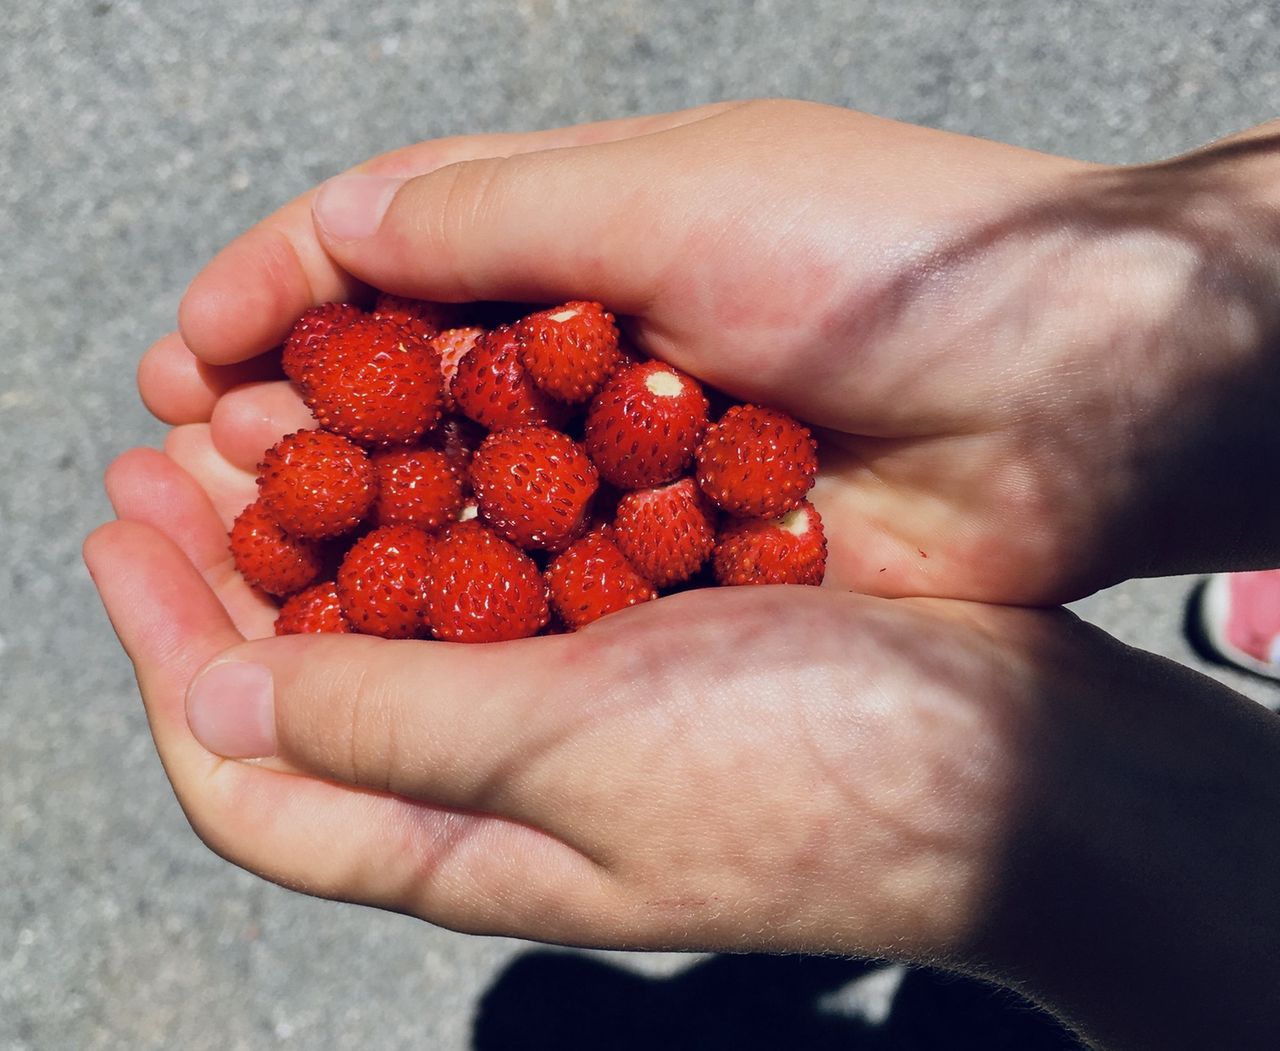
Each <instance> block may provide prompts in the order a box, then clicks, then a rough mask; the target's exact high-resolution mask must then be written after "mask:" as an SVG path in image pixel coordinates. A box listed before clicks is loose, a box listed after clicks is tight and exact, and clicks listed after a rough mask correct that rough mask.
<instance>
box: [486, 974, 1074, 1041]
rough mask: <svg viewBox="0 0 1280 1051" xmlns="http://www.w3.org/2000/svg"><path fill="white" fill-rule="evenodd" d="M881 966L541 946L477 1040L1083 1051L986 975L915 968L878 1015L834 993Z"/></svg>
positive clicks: (491, 997)
mask: <svg viewBox="0 0 1280 1051" xmlns="http://www.w3.org/2000/svg"><path fill="white" fill-rule="evenodd" d="M877 967H879V965H878V964H871V963H866V962H863V961H856V960H840V959H829V958H824V957H814V956H760V955H748V956H713V957H711V958H710V959H707V960H704V961H702V962H699V963H697V964H695V965H694V966H693V967H690V968H688V969H687V970H685V971H682V972H681V973H679V974H677V975H675V976H673V977H671V978H657V979H655V978H648V977H644V976H642V975H637V974H634V973H632V972H631V971H628V970H625V969H623V968H620V967H615V966H613V965H611V964H610V963H608V962H606V961H604V960H601V959H599V958H596V957H592V956H585V955H582V954H579V953H571V952H561V951H555V950H549V949H535V950H533V951H530V952H528V953H525V954H524V955H522V956H520V957H518V958H517V959H515V960H514V961H513V962H512V963H511V964H510V965H509V966H508V967H507V969H506V970H505V971H503V972H502V974H500V975H499V976H498V978H497V980H496V981H495V982H494V984H493V985H492V986H491V987H490V989H489V990H488V992H487V993H486V994H485V995H484V997H483V998H482V999H481V1001H480V1004H479V1007H478V1008H477V1012H476V1019H475V1024H474V1028H473V1035H472V1046H473V1047H474V1048H475V1051H500V1049H503V1051H505V1049H510V1048H528V1049H540V1048H559V1049H563V1051H577V1049H582V1051H586V1049H592V1051H595V1049H598V1048H609V1049H611V1051H642V1049H643V1051H653V1049H663V1051H668V1049H672V1051H679V1049H684V1048H688V1049H694V1048H697V1049H699V1051H720V1049H723V1051H730V1049H733V1051H756V1049H759V1051H764V1049H766V1048H768V1049H774V1048H803V1049H816V1051H823V1049H827V1048H831V1049H835V1048H842V1049H854V1051H900V1049H901V1051H917V1049H918V1051H952V1049H955V1051H961V1049H963V1051H968V1049H971V1048H972V1049H975V1051H976V1049H979V1048H981V1049H983V1051H1006V1049H1007V1051H1015V1049H1016V1051H1078V1049H1081V1048H1082V1045H1081V1044H1079V1043H1078V1042H1077V1041H1076V1040H1075V1039H1073V1038H1072V1037H1071V1036H1070V1035H1069V1034H1068V1033H1066V1031H1065V1030H1063V1029H1062V1028H1061V1027H1060V1026H1059V1025H1058V1024H1057V1023H1056V1022H1055V1021H1054V1020H1053V1019H1052V1018H1050V1017H1049V1016H1048V1015H1046V1014H1044V1013H1043V1012H1041V1011H1039V1010H1037V1009H1036V1008H1034V1007H1033V1006H1031V1005H1030V1004H1029V1003H1027V1002H1026V1001H1025V1000H1021V999H1019V998H1018V997H1016V996H1014V995H1013V994H1011V993H1007V992H1004V991H1002V990H999V989H995V988H993V987H991V986H988V985H984V984H983V983H980V982H976V981H973V980H971V979H967V978H961V977H956V976H953V975H944V974H939V973H937V972H934V971H929V970H913V971H909V972H908V973H907V975H906V977H905V979H904V980H903V982H902V985H901V986H900V987H899V989H898V992H897V995H896V997H895V998H894V1000H893V1006H892V1008H891V1010H890V1013H889V1016H888V1017H887V1018H886V1019H885V1020H884V1021H883V1022H882V1024H878V1025H874V1024H872V1023H871V1022H869V1021H867V1020H866V1019H865V1018H863V1017H861V1016H854V1015H851V1014H846V1013H841V1011H840V1008H839V1007H838V1006H837V1005H834V1004H832V1005H828V1004H827V1003H825V1002H824V998H827V997H830V996H831V995H832V994H834V993H836V992H837V991H838V990H840V989H842V988H843V987H844V986H846V985H848V984H849V983H850V982H852V981H854V980H855V979H857V978H859V977H861V976H863V975H865V974H867V973H868V972H870V971H872V970H875V969H876V968H877Z"/></svg>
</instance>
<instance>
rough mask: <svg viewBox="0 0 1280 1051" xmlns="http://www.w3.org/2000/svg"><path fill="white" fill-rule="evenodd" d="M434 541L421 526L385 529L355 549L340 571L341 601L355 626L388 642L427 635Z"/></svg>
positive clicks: (376, 531) (357, 545) (346, 558)
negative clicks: (427, 596) (419, 527)
mask: <svg viewBox="0 0 1280 1051" xmlns="http://www.w3.org/2000/svg"><path fill="white" fill-rule="evenodd" d="M432 546H433V541H432V539H431V537H429V536H428V535H427V534H426V533H425V532H423V531H422V530H421V529H418V528H416V527H415V526H407V525H389V526H381V527H379V528H378V529H375V530H373V531H372V532H370V533H366V534H365V535H364V536H362V537H361V538H360V539H359V540H357V541H356V542H355V543H354V544H352V545H351V550H350V551H348V552H347V555H346V557H345V558H344V559H343V560H342V565H340V566H339V567H338V580H337V585H338V601H339V602H340V603H341V605H342V612H343V615H344V616H346V618H347V620H348V621H350V622H351V626H352V627H353V628H354V629H355V630H356V631H359V632H362V633H364V634H366V635H380V636H382V637H383V638H384V639H412V638H417V637H420V636H422V635H425V634H426V631H427V625H426V619H425V618H426V611H427V598H426V590H427V583H428V582H429V580H430V578H431V553H432Z"/></svg>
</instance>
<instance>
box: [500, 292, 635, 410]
mask: <svg viewBox="0 0 1280 1051" xmlns="http://www.w3.org/2000/svg"><path fill="white" fill-rule="evenodd" d="M515 330H516V334H517V335H518V336H519V337H520V340H521V348H520V360H521V361H523V362H524V367H525V368H527V369H528V370H529V375H530V376H532V377H533V382H534V383H536V384H537V385H538V386H539V388H541V389H542V390H544V391H546V392H547V393H548V394H550V395H551V396H552V397H554V398H559V399H560V400H561V401H567V402H576V401H583V400H584V399H586V398H589V397H591V395H593V394H594V393H595V392H596V391H597V390H598V389H599V388H600V384H602V383H603V382H604V381H605V379H606V378H607V377H608V375H609V373H610V372H612V371H613V370H614V368H616V367H617V365H618V362H619V361H620V360H621V356H620V355H619V353H618V326H617V325H615V324H614V322H613V315H612V314H610V313H609V312H608V311H606V310H605V309H604V307H602V306H601V305H600V304H599V303H588V302H583V301H578V300H575V301H574V302H572V303H565V304H564V305H563V306H559V307H553V308H552V309H551V310H540V311H538V312H537V313H536V314H530V315H529V316H528V317H526V318H522V319H521V320H520V321H518V322H517V323H516V325H515Z"/></svg>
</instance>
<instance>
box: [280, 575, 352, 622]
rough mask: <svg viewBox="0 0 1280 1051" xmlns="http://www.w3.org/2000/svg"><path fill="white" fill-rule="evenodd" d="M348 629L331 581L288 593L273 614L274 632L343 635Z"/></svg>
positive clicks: (334, 586) (336, 591)
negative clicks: (275, 613) (294, 592)
mask: <svg viewBox="0 0 1280 1051" xmlns="http://www.w3.org/2000/svg"><path fill="white" fill-rule="evenodd" d="M350 631H351V625H350V624H349V623H348V622H347V618H346V617H344V616H343V615H342V606H341V605H340V603H339V602H338V587H337V585H336V584H335V583H334V582H333V581H332V580H325V581H323V582H321V583H319V584H314V585H312V586H311V587H309V588H307V589H306V590H305V591H299V592H298V593H297V594H295V595H290V596H289V597H288V598H287V599H286V600H285V603H284V605H283V606H281V607H280V614H279V616H277V617H276V634H277V635H345V634H347V633H349V632H350Z"/></svg>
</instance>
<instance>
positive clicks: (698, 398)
mask: <svg viewBox="0 0 1280 1051" xmlns="http://www.w3.org/2000/svg"><path fill="white" fill-rule="evenodd" d="M706 427H707V398H706V395H705V394H703V393H702V387H701V385H700V384H699V383H698V382H697V380H695V379H693V377H691V376H688V375H686V374H685V373H683V372H681V371H680V370H679V369H675V368H672V367H671V366H670V365H667V364H664V363H663V362H661V361H646V362H643V363H642V364H639V365H630V366H625V367H623V368H620V369H618V371H617V372H615V373H614V374H613V375H612V376H610V377H609V380H608V382H606V383H605V385H604V387H603V388H602V389H601V391H600V393H599V394H597V395H596V396H595V399H594V400H593V401H592V402H591V408H590V409H589V410H588V411H587V428H586V437H585V439H584V442H585V444H586V447H587V453H588V455H590V457H591V459H592V460H594V461H595V465H596V466H597V467H598V468H600V477H602V478H604V479H605V480H606V481H608V482H611V483H613V484H614V485H616V486H618V487H619V488H622V489H644V488H648V487H650V486H654V485H661V484H662V483H663V482H670V481H672V480H674V479H676V478H679V477H680V475H681V473H682V472H683V471H684V470H685V468H687V467H688V466H689V463H690V461H691V460H692V459H693V451H694V449H695V448H697V445H698V442H699V441H700V440H701V438H702V433H703V431H704V430H706Z"/></svg>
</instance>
